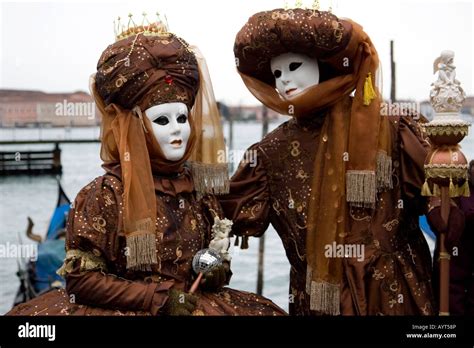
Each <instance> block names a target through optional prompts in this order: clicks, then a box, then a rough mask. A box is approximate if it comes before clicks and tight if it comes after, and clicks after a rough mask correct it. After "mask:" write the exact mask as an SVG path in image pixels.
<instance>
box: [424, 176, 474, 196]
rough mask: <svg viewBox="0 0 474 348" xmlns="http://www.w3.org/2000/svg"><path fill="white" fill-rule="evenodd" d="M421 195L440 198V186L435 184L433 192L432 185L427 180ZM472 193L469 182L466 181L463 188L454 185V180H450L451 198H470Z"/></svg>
mask: <svg viewBox="0 0 474 348" xmlns="http://www.w3.org/2000/svg"><path fill="white" fill-rule="evenodd" d="M421 195H422V196H433V197H440V196H441V190H440V188H439V186H438V184H433V191H431V190H430V185H429V184H428V182H427V181H426V180H425V183H424V184H423V186H422V188H421ZM470 195H471V192H470V189H469V183H468V180H464V184H462V185H461V186H459V185H454V183H453V181H452V179H450V180H449V197H470Z"/></svg>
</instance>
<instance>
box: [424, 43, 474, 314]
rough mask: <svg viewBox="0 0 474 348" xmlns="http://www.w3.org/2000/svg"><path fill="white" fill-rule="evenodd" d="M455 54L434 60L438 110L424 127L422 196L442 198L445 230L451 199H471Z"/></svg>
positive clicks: (444, 281)
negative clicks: (426, 139)
mask: <svg viewBox="0 0 474 348" xmlns="http://www.w3.org/2000/svg"><path fill="white" fill-rule="evenodd" d="M453 61H454V52H453V51H443V52H441V56H440V57H438V58H436V60H435V61H434V64H433V65H434V66H433V68H434V71H433V72H434V73H436V72H438V80H437V81H436V82H434V83H432V84H431V86H432V88H431V92H430V101H431V105H432V106H433V109H434V111H435V116H434V118H433V120H432V121H431V122H429V123H427V124H425V129H426V133H427V135H428V137H429V138H430V140H431V143H432V149H431V152H430V153H429V154H428V156H427V157H426V160H425V166H424V169H425V183H424V185H423V189H422V195H424V196H434V197H440V198H441V219H442V221H443V225H444V226H443V227H444V228H443V230H445V229H446V227H447V226H448V220H449V211H450V199H451V198H452V197H459V196H466V197H468V196H469V185H468V180H467V168H468V165H467V160H466V157H465V156H464V154H463V153H462V152H461V149H460V146H459V144H458V143H459V142H460V141H461V140H462V139H463V138H464V137H465V136H466V135H467V133H468V128H469V126H470V123H468V122H465V121H463V120H462V119H461V117H460V115H459V111H460V110H461V107H462V104H463V102H464V100H465V99H466V94H465V93H464V91H463V89H462V88H461V84H460V82H459V81H458V80H456V67H455V66H454V64H453ZM445 239H446V235H445V233H440V235H439V238H438V248H439V249H438V250H439V272H440V274H439V276H440V277H439V278H440V293H439V297H440V298H439V303H440V308H439V315H440V316H441V315H449V260H450V257H451V254H450V253H449V252H448V250H446V247H445V245H444V242H445Z"/></svg>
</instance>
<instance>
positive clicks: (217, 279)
mask: <svg viewBox="0 0 474 348" xmlns="http://www.w3.org/2000/svg"><path fill="white" fill-rule="evenodd" d="M231 276H232V272H231V270H230V264H229V262H227V261H224V262H223V263H222V264H220V265H219V266H217V267H215V268H214V269H212V270H211V271H209V272H207V273H204V275H203V277H202V280H201V284H200V285H199V288H200V289H201V290H202V291H209V292H212V291H216V290H219V289H220V288H222V287H223V286H224V285H228V284H229V281H230V277H231Z"/></svg>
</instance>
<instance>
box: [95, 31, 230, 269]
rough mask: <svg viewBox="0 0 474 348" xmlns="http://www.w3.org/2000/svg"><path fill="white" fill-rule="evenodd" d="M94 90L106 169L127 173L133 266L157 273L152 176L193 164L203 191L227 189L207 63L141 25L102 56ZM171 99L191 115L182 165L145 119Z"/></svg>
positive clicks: (129, 258)
mask: <svg viewBox="0 0 474 348" xmlns="http://www.w3.org/2000/svg"><path fill="white" fill-rule="evenodd" d="M150 28H151V29H156V27H154V28H152V27H150ZM91 89H92V93H93V95H94V98H95V101H96V105H97V107H98V109H99V111H100V113H101V114H102V124H101V142H102V147H101V158H102V160H103V162H104V168H105V169H106V170H107V169H108V168H112V167H113V166H120V169H121V177H122V184H123V187H124V194H123V202H124V203H123V204H124V207H123V209H124V213H123V221H124V232H125V234H126V238H127V268H129V269H136V270H150V269H151V266H152V265H154V264H157V262H158V261H157V257H156V244H155V220H156V198H155V186H154V179H153V174H158V175H160V176H163V175H165V176H166V175H168V176H169V175H172V174H177V173H180V172H181V171H182V169H183V165H184V163H185V162H186V161H188V160H189V161H190V164H191V171H192V176H193V179H192V182H193V184H194V189H195V190H196V191H197V192H198V194H207V193H215V194H219V193H225V192H227V190H228V172H227V164H226V163H225V160H224V161H223V160H222V159H223V158H224V159H225V158H226V156H225V145H224V139H223V134H222V129H221V124H220V116H219V112H218V109H217V104H216V102H215V99H214V94H213V91H212V85H211V82H210V78H209V73H208V71H207V67H206V64H205V60H204V58H203V57H202V55H201V53H200V52H199V50H198V49H197V48H196V47H192V46H189V45H188V44H187V43H186V42H185V41H184V40H183V39H181V38H179V37H178V36H176V35H174V34H172V33H168V32H165V31H162V32H160V33H156V32H155V33H152V32H151V31H150V30H147V28H146V27H145V28H144V27H139V28H136V30H135V29H133V30H132V31H131V35H129V36H128V37H125V38H121V39H119V40H118V41H116V42H115V43H114V44H112V45H110V46H109V47H108V48H107V49H106V50H105V51H104V52H103V53H102V56H101V58H100V60H99V63H98V65H97V73H96V74H95V76H93V78H92V80H91ZM172 102H181V103H184V104H186V105H187V107H188V110H189V111H190V113H189V122H190V125H191V135H190V138H189V140H188V143H187V147H186V151H185V154H184V156H183V158H182V159H180V160H179V161H170V160H167V159H166V158H165V156H164V155H163V152H162V150H161V148H160V146H159V144H158V141H157V140H156V139H155V136H154V134H153V131H152V126H151V123H150V121H149V119H148V118H147V117H145V116H144V115H143V113H144V112H145V110H146V109H148V108H150V107H152V106H154V105H158V104H163V103H172Z"/></svg>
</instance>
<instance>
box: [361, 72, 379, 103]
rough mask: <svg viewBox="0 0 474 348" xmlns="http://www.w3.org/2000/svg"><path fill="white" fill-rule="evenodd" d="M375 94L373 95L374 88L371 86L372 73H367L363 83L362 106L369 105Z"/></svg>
mask: <svg viewBox="0 0 474 348" xmlns="http://www.w3.org/2000/svg"><path fill="white" fill-rule="evenodd" d="M376 96H377V94H376V93H375V89H374V86H373V85H372V73H370V72H369V74H368V75H367V77H366V78H365V83H364V105H370V103H371V102H372V100H373V99H375V97H376Z"/></svg>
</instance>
